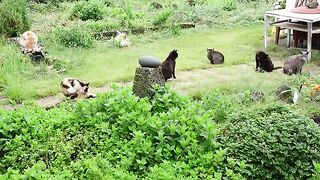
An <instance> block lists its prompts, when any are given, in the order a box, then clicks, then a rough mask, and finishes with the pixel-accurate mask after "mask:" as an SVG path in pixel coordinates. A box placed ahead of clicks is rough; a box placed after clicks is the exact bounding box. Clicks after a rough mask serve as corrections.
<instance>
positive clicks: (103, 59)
mask: <svg viewBox="0 0 320 180" xmlns="http://www.w3.org/2000/svg"><path fill="white" fill-rule="evenodd" d="M159 34H161V32H160V33H159ZM159 34H158V36H159ZM143 36H145V37H143ZM153 36H154V34H153V33H150V34H147V35H139V36H138V37H132V41H135V38H136V39H139V40H140V41H139V40H137V43H134V42H133V44H134V45H133V46H131V47H128V48H121V49H117V48H108V47H107V46H106V43H100V44H98V46H97V47H96V48H95V49H73V48H62V47H61V46H52V47H50V48H49V52H50V57H54V58H60V59H61V58H62V59H65V60H69V61H70V62H71V64H73V63H74V64H75V65H74V67H73V68H72V69H71V70H69V71H67V72H66V74H63V75H57V74H54V73H53V74H51V75H44V76H37V77H33V76H31V77H29V78H27V79H23V80H21V77H20V76H14V77H11V78H12V82H19V83H18V84H17V83H8V84H7V85H6V89H7V91H6V93H5V94H6V96H7V97H9V99H15V100H18V101H22V100H30V99H33V98H38V97H43V96H48V95H53V94H55V93H58V92H59V82H60V81H61V80H62V79H63V78H65V77H77V78H79V79H82V80H85V81H89V82H91V84H92V85H93V86H95V87H99V86H103V85H105V84H107V83H110V82H115V81H129V80H132V79H133V77H134V72H135V68H136V67H138V66H139V65H138V58H139V57H140V56H142V55H146V54H149V55H153V56H156V57H158V58H159V59H161V61H163V60H164V59H165V58H166V57H167V55H168V53H169V52H170V51H171V50H172V49H178V53H179V58H178V59H177V71H186V70H195V69H201V68H209V67H211V66H210V65H209V61H208V60H207V57H206V49H207V48H212V47H214V48H215V49H216V50H218V51H221V52H222V53H224V55H225V64H224V66H227V67H226V68H225V70H224V71H223V72H222V73H225V74H226V75H227V76H230V77H238V75H237V74H239V75H243V74H245V73H246V72H245V71H244V72H243V71H241V70H240V72H239V71H237V70H234V68H233V67H234V66H231V65H238V64H243V63H249V62H253V61H254V58H255V51H256V50H258V49H263V29H262V27H261V26H249V27H238V28H232V29H208V30H183V31H182V32H181V35H180V36H177V37H172V38H168V39H161V38H159V37H156V38H155V40H154V41H153V42H151V43H143V38H145V39H149V40H150V39H152V37H153ZM13 49H14V48H13ZM15 50H16V52H15V53H19V52H18V50H17V49H15ZM270 52H271V54H272V56H273V57H274V59H275V60H281V59H282V56H284V55H283V54H287V53H290V52H287V51H286V50H283V49H281V48H280V49H279V47H276V48H273V47H272V45H271V49H270ZM229 66H230V67H229ZM253 66H254V65H253ZM31 69H32V67H31ZM33 70H34V69H33ZM16 71H18V70H16ZM253 73H254V72H252V73H250V74H251V75H249V76H252V77H255V74H253ZM200 81H202V80H200ZM242 81H250V82H252V83H253V84H261V82H256V81H259V78H255V79H250V78H249V79H248V77H243V78H242ZM212 83H213V84H223V86H229V85H231V84H235V86H236V84H237V83H239V81H238V79H233V78H231V79H230V81H229V82H228V83H226V82H225V81H223V80H222V81H220V80H219V79H217V80H216V82H206V83H204V84H208V85H204V86H203V87H202V88H201V89H210V87H208V86H209V84H212ZM241 86H247V84H246V85H241Z"/></svg>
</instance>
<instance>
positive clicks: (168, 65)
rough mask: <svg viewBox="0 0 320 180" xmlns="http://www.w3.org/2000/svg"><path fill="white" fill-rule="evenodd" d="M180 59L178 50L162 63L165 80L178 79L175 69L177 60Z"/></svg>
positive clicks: (173, 51)
mask: <svg viewBox="0 0 320 180" xmlns="http://www.w3.org/2000/svg"><path fill="white" fill-rule="evenodd" d="M177 58H178V52H177V50H175V49H174V50H172V51H171V52H170V54H169V56H168V57H167V59H166V60H165V61H163V62H162V64H161V67H162V74H163V76H164V79H165V80H168V79H170V78H172V77H173V78H174V79H175V78H176V75H175V68H176V59H177Z"/></svg>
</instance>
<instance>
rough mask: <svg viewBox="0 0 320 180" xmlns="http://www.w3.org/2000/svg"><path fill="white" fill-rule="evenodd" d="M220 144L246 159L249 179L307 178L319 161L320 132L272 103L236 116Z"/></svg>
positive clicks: (287, 108)
mask: <svg viewBox="0 0 320 180" xmlns="http://www.w3.org/2000/svg"><path fill="white" fill-rule="evenodd" d="M221 139H222V141H221V143H222V144H224V147H226V148H228V151H227V154H228V155H230V156H231V157H234V158H235V159H238V160H245V161H246V163H247V164H248V165H249V166H250V167H251V170H250V173H249V174H246V175H245V174H244V176H246V177H247V178H249V179H292V178H294V179H307V178H310V177H311V175H312V174H313V173H314V167H313V161H315V162H318V161H319V160H320V129H319V127H318V126H317V125H316V124H315V123H314V122H313V121H312V120H311V119H310V118H308V117H306V116H304V115H302V114H301V113H298V112H297V111H295V110H294V109H293V108H291V107H290V106H288V105H284V104H278V103H271V104H267V105H262V106H257V107H253V108H249V109H248V110H243V111H241V112H238V113H235V114H234V116H233V121H232V123H230V125H228V126H227V127H226V128H225V130H224V133H223V135H222V136H221Z"/></svg>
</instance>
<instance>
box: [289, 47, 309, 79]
mask: <svg viewBox="0 0 320 180" xmlns="http://www.w3.org/2000/svg"><path fill="white" fill-rule="evenodd" d="M308 54H309V51H308V52H306V53H302V54H299V55H293V56H289V57H288V59H287V60H286V61H285V62H284V65H283V73H284V74H287V75H292V74H298V73H300V74H301V71H302V67H303V65H304V64H305V63H306V61H308Z"/></svg>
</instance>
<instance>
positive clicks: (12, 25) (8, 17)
mask: <svg viewBox="0 0 320 180" xmlns="http://www.w3.org/2000/svg"><path fill="white" fill-rule="evenodd" d="M30 26H31V22H30V20H29V17H28V15H27V1H26V0H15V1H12V0H2V1H1V3H0V36H2V35H4V36H9V37H10V36H17V35H19V34H21V33H23V32H24V31H26V30H29V28H30Z"/></svg>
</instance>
